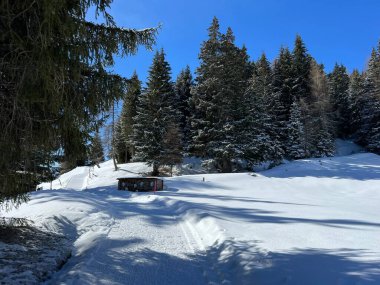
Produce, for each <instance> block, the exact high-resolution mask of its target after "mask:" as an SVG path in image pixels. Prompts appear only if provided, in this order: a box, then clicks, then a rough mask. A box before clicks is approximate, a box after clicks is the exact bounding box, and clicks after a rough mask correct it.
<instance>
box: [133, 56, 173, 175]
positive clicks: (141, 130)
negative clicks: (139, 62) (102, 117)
mask: <svg viewBox="0 0 380 285" xmlns="http://www.w3.org/2000/svg"><path fill="white" fill-rule="evenodd" d="M170 72H171V69H170V66H169V64H168V62H167V61H166V60H165V53H164V51H163V50H161V51H160V52H157V53H156V54H155V56H154V58H153V63H152V66H151V67H150V69H149V77H148V82H147V87H146V88H145V90H144V92H143V93H142V94H141V96H139V100H138V107H137V115H136V116H135V117H134V121H135V124H134V135H133V139H134V140H133V145H134V146H135V148H136V156H135V158H134V160H137V161H145V162H147V163H148V164H149V165H152V166H153V175H158V173H159V166H160V165H162V161H161V159H162V154H163V153H164V152H165V149H164V147H165V146H164V143H163V140H164V135H165V133H166V132H167V128H168V127H169V126H171V124H174V125H178V122H177V119H178V117H179V116H178V111H177V110H176V108H177V107H178V102H177V100H176V96H175V92H174V88H173V84H172V82H171V77H170Z"/></svg>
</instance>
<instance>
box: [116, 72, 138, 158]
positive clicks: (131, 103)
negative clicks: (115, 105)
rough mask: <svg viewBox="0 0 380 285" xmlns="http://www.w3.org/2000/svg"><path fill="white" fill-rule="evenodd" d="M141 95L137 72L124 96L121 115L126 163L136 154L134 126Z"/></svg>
mask: <svg viewBox="0 0 380 285" xmlns="http://www.w3.org/2000/svg"><path fill="white" fill-rule="evenodd" d="M140 95H141V81H140V80H139V78H138V75H137V73H136V71H135V72H134V73H133V75H132V77H131V78H130V79H129V81H128V84H127V92H126V94H125V96H124V101H123V108H122V110H121V114H120V120H121V129H122V138H123V139H124V143H125V148H126V151H125V159H124V160H125V162H129V161H130V160H131V159H132V157H133V156H134V154H135V146H134V145H133V125H134V119H133V118H134V117H135V116H136V115H137V103H138V99H139V96H140Z"/></svg>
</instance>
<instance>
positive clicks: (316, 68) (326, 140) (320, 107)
mask: <svg viewBox="0 0 380 285" xmlns="http://www.w3.org/2000/svg"><path fill="white" fill-rule="evenodd" d="M310 79H311V97H312V101H311V102H310V110H309V114H308V116H307V120H306V122H305V130H306V131H307V132H306V136H305V139H306V143H307V147H308V152H309V154H310V155H311V156H314V157H323V156H333V155H334V151H335V143H334V127H333V123H332V118H331V117H332V115H331V114H332V110H331V103H330V94H329V92H328V84H327V77H326V74H325V72H324V70H323V66H322V65H319V64H318V63H317V62H316V61H315V60H312V62H311V72H310Z"/></svg>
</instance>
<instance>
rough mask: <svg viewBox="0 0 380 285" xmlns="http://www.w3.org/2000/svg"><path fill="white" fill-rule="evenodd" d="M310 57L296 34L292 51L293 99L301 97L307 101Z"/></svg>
mask: <svg viewBox="0 0 380 285" xmlns="http://www.w3.org/2000/svg"><path fill="white" fill-rule="evenodd" d="M310 62H311V57H310V55H309V54H308V52H307V49H306V47H305V44H304V42H303V40H302V38H301V36H300V35H297V37H296V40H295V44H294V49H293V52H292V74H291V75H292V91H291V92H292V96H293V99H297V100H300V99H303V100H304V101H305V102H309V100H310V99H311V90H310Z"/></svg>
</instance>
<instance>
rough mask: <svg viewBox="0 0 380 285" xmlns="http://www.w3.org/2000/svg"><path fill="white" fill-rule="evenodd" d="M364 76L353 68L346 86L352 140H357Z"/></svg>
mask: <svg viewBox="0 0 380 285" xmlns="http://www.w3.org/2000/svg"><path fill="white" fill-rule="evenodd" d="M363 94H364V78H363V75H362V74H360V73H359V71H358V70H357V69H354V71H353V72H352V74H351V76H350V85H349V88H348V99H349V100H348V101H349V113H350V114H351V120H350V133H351V134H352V135H353V138H354V140H357V135H358V131H359V128H360V125H361V107H362V106H363V105H364V104H363V103H364V102H362V101H363V98H364V96H363Z"/></svg>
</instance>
